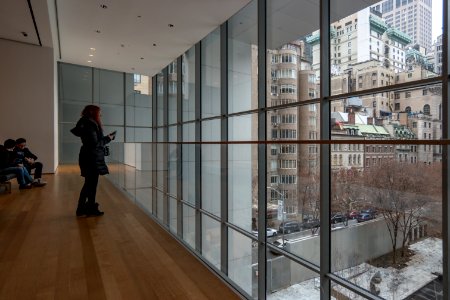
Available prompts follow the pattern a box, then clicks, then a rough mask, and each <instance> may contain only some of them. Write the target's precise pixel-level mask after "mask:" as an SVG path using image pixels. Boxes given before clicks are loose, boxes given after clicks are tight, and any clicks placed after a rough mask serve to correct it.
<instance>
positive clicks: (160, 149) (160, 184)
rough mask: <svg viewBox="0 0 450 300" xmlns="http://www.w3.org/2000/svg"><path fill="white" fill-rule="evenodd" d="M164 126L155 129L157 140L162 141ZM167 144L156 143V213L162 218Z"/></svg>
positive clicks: (164, 198) (165, 187) (164, 199)
mask: <svg viewBox="0 0 450 300" xmlns="http://www.w3.org/2000/svg"><path fill="white" fill-rule="evenodd" d="M165 131H166V128H158V129H157V135H158V136H157V140H158V142H164V141H165V140H164V134H165ZM166 149H167V144H160V143H158V144H157V145H156V167H157V169H156V170H157V172H156V174H157V175H156V186H157V188H158V192H157V201H158V202H157V212H158V213H157V215H158V218H159V219H161V220H162V219H163V216H164V213H165V212H164V209H163V208H164V202H165V201H166V199H167V197H166V192H167V165H166V163H167V162H166V161H165V160H166V158H167V156H166V151H167V150H166Z"/></svg>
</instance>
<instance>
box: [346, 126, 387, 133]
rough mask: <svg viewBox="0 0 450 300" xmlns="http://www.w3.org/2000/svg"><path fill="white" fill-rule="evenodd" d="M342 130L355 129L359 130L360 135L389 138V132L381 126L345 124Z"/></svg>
mask: <svg viewBox="0 0 450 300" xmlns="http://www.w3.org/2000/svg"><path fill="white" fill-rule="evenodd" d="M344 128H352V129H353V128H357V129H358V130H359V133H360V135H383V136H389V132H388V131H387V130H386V129H385V128H384V127H383V126H377V125H363V124H355V125H348V124H345V125H344Z"/></svg>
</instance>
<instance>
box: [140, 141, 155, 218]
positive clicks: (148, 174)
mask: <svg viewBox="0 0 450 300" xmlns="http://www.w3.org/2000/svg"><path fill="white" fill-rule="evenodd" d="M152 148H153V145H152V144H149V143H141V144H137V146H136V202H138V203H139V204H140V206H141V207H143V208H144V209H146V210H147V211H149V212H151V211H152V200H153V199H152V174H153V172H152Z"/></svg>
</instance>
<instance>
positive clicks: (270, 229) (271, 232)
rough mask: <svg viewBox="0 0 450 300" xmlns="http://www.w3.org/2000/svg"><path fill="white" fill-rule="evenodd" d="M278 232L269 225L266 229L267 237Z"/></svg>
mask: <svg viewBox="0 0 450 300" xmlns="http://www.w3.org/2000/svg"><path fill="white" fill-rule="evenodd" d="M277 233H278V231H277V230H276V229H274V228H270V227H269V228H267V229H266V236H267V237H271V236H276V235H277Z"/></svg>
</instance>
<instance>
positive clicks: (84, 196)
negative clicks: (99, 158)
mask: <svg viewBox="0 0 450 300" xmlns="http://www.w3.org/2000/svg"><path fill="white" fill-rule="evenodd" d="M98 177H99V174H89V175H87V176H85V177H84V185H83V188H82V189H81V192H80V198H79V200H78V208H77V212H76V214H77V216H81V215H85V214H87V215H94V216H101V215H103V212H101V211H99V210H98V204H97V203H95V196H96V194H97V184H98ZM86 200H87V201H86Z"/></svg>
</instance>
